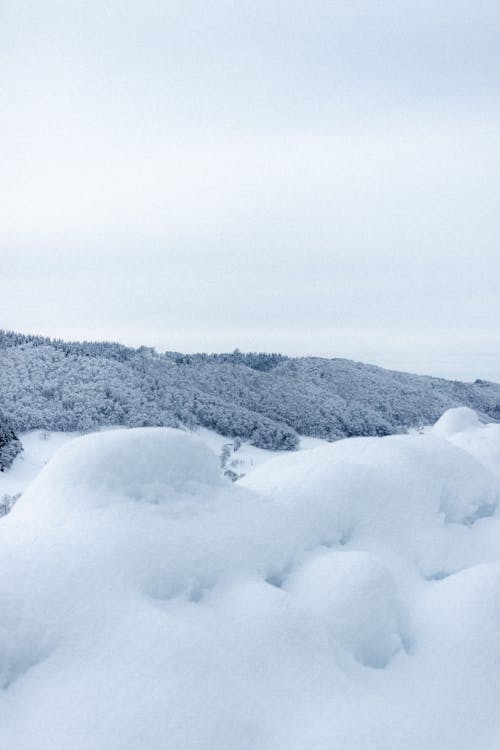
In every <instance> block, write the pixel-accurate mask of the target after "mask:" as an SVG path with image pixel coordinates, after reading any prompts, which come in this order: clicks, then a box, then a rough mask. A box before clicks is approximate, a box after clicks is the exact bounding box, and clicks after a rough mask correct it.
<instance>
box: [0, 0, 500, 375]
mask: <svg viewBox="0 0 500 750" xmlns="http://www.w3.org/2000/svg"><path fill="white" fill-rule="evenodd" d="M0 14H1V18H0V20H1V23H2V29H3V34H2V37H3V40H2V41H3V44H2V45H1V48H0V57H1V65H2V87H1V102H2V104H1V107H2V110H1V117H0V134H1V136H2V142H3V146H4V149H3V158H2V177H3V179H2V186H1V191H2V195H1V205H2V210H1V212H0V304H1V313H2V315H1V321H0V325H1V327H3V328H9V329H14V330H19V331H23V332H26V333H42V334H45V335H50V336H53V337H63V338H66V339H71V340H75V339H111V340H118V341H121V342H122V343H125V344H130V345H135V346H138V345H141V344H145V345H151V346H155V347H156V348H157V349H159V350H160V351H161V350H165V349H170V350H179V351H228V350H232V349H234V348H235V347H239V348H240V349H241V350H259V351H281V352H283V353H286V354H291V355H308V354H314V355H318V356H327V357H348V358H352V359H357V360H361V361H365V362H373V363H376V364H380V365H383V366H386V367H392V368H395V369H404V370H408V371H413V372H422V373H429V374H435V375H442V376H444V377H451V378H458V379H468V380H471V379H475V378H476V377H481V378H486V379H491V380H496V381H500V332H499V330H498V320H499V319H500V295H499V294H498V282H499V279H500V253H499V250H498V244H499V243H498V240H499V222H498V219H497V213H498V206H499V205H500V200H499V199H500V163H499V162H500V158H499V157H500V127H499V109H500V107H499V104H500V95H499V86H498V71H499V69H500V64H499V63H500V60H499V57H500V45H499V43H498V42H499V32H500V6H499V5H498V3H495V2H493V1H492V0H485V1H484V2H483V1H481V0H478V2H475V3H470V2H464V1H463V2H462V1H461V0H459V1H458V2H456V1H454V2H451V0H448V1H447V2H446V1H444V0H437V1H436V2H430V0H423V2H419V3H416V2H404V3H401V2H396V1H395V0H383V1H382V2H380V3H373V2H368V1H367V0H365V1H364V2H362V1H361V0H359V1H357V0H351V1H350V2H348V3H347V2H333V3H332V2H320V1H314V0H313V1H312V2H310V3H307V4H306V3H298V2H284V1H279V2H278V1H273V0H271V1H270V2H269V1H268V2H264V0H252V1H251V2H245V1H242V2H229V0H217V1H215V2H193V1H190V0H187V1H184V2H178V1H177V0H172V1H171V2H159V0H156V1H155V0H145V1H143V2H140V3H139V2H138V0H129V1H127V0H125V1H123V0H122V2H118V0H110V1H109V2H96V1H94V0H88V1H87V2H83V0H74V1H73V2H71V3H64V2H62V0H59V1H56V0H40V1H39V2H37V3H31V2H28V0H16V1H14V0H6V2H4V3H3V6H2V9H1V11H0Z"/></svg>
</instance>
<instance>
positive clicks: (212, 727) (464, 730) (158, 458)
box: [0, 409, 500, 750]
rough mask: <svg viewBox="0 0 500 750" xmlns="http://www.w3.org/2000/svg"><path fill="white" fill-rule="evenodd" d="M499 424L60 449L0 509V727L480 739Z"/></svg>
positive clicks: (473, 746) (123, 741) (370, 740)
mask: <svg viewBox="0 0 500 750" xmlns="http://www.w3.org/2000/svg"><path fill="white" fill-rule="evenodd" d="M499 503H500V425H482V424H481V423H480V422H479V421H478V420H477V419H475V415H474V413H473V412H470V411H467V412H466V411H464V410H463V409H459V410H453V411H452V412H451V413H447V414H446V415H444V417H443V418H442V419H441V420H440V421H439V422H438V423H437V425H436V426H435V427H434V428H433V430H431V431H429V433H426V434H423V435H408V436H392V437H387V438H356V439H349V440H343V441H340V442H337V443H333V444H328V445H324V446H320V447H317V448H314V447H312V448H311V449H310V450H307V451H304V452H297V453H293V454H287V455H286V456H278V457H276V458H271V459H269V460H267V461H265V462H264V463H260V465H259V466H257V467H256V468H253V470H251V471H248V473H247V474H246V476H245V477H244V478H243V479H241V480H240V481H238V482H236V483H235V484H232V483H230V482H228V481H226V480H224V479H222V478H221V472H220V462H219V458H218V456H217V455H216V454H215V453H214V452H213V451H211V450H210V448H209V447H208V446H207V445H206V441H205V442H204V441H203V439H202V438H201V437H197V436H195V435H192V434H190V433H186V432H181V431H178V430H171V429H167V428H141V429H134V430H124V431H113V432H111V431H110V432H105V433H99V434H93V435H89V436H86V437H82V438H78V439H76V440H73V441H71V442H70V443H68V444H67V445H65V446H63V447H62V448H61V449H60V450H59V451H58V452H57V453H56V454H55V456H54V457H53V458H52V459H51V460H50V461H49V463H48V464H47V466H46V467H45V468H44V469H43V470H42V471H41V473H40V474H39V476H38V477H37V478H36V479H35V480H34V481H33V482H32V483H31V484H30V486H29V487H28V488H27V489H26V490H25V492H24V493H23V495H22V497H21V498H20V499H19V501H18V502H17V504H16V505H15V506H14V508H13V510H12V511H11V513H10V514H9V515H8V516H6V517H5V518H3V519H1V520H0V565H1V571H2V575H1V577H0V747H1V748H4V747H5V748H9V750H194V749H195V748H197V749H199V748H202V749H203V750H402V749H403V748H404V750H417V749H418V750H424V749H425V750H448V749H449V750H494V748H498V747H500V713H499V712H498V704H499V700H500V518H499Z"/></svg>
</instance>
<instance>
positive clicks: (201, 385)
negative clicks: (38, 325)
mask: <svg viewBox="0 0 500 750" xmlns="http://www.w3.org/2000/svg"><path fill="white" fill-rule="evenodd" d="M457 406H469V407H470V408H473V409H475V410H476V411H478V412H481V413H482V414H483V415H485V417H486V418H487V419H488V420H496V419H498V418H500V385H498V384H496V383H488V382H485V381H481V380H476V381H475V382H474V383H460V382H457V381H448V380H443V379H441V378H433V377H425V376H420V375H411V374H409V373H402V372H395V371H392V370H385V369H383V368H381V367H375V366H373V365H366V364H362V363H359V362H352V361H350V360H345V359H321V358H318V357H301V358H289V357H284V356H282V355H279V354H252V353H250V354H242V353H241V352H239V351H237V350H236V351H235V352H233V353H232V354H213V355H208V354H196V355H184V354H179V353H175V352H166V353H165V354H159V353H157V352H155V351H154V350H153V349H149V348H146V347H141V348H139V349H130V348H127V347H124V346H121V345H119V344H110V343H102V342H101V343H100V342H95V343H68V342H64V341H51V340H50V339H44V338H41V337H37V336H23V335H20V334H13V333H6V332H2V331H0V409H3V410H4V411H5V413H6V415H7V416H8V417H9V418H10V419H11V421H12V423H13V426H14V428H15V429H16V430H17V431H18V432H26V431H29V430H33V429H45V430H64V431H73V430H85V431H92V430H95V429H97V428H99V427H102V426H105V425H116V424H118V425H124V426H128V427H142V426H153V425H155V426H165V427H175V426H183V427H188V428H193V427H199V426H201V427H205V428H207V429H209V430H213V431H216V432H218V433H219V434H221V435H225V436H227V437H228V438H234V437H240V438H241V439H243V440H245V441H248V442H251V443H252V444H253V445H255V446H258V447H260V448H264V449H271V450H292V449H295V448H296V447H297V446H298V443H299V436H300V435H307V436H310V437H317V438H323V439H326V440H337V439H339V438H342V437H351V436H363V435H389V434H395V433H400V432H404V431H405V430H406V429H407V428H410V427H419V426H420V425H424V424H430V423H433V422H435V421H436V420H437V419H438V418H439V417H440V416H441V415H442V414H443V413H444V412H445V411H446V410H447V409H449V408H452V407H457Z"/></svg>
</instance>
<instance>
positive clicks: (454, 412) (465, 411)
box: [432, 406, 481, 438]
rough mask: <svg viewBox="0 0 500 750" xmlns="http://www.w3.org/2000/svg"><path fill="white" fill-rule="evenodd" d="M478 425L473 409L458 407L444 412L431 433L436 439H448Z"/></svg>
mask: <svg viewBox="0 0 500 750" xmlns="http://www.w3.org/2000/svg"><path fill="white" fill-rule="evenodd" d="M480 424H481V423H480V421H479V418H478V416H477V414H476V412H475V411H474V410H473V409H469V408H468V407H467V406H458V407H457V408H456V409H448V411H445V413H444V414H443V416H442V417H441V418H440V419H438V421H437V422H436V424H435V425H434V426H433V428H432V432H433V434H434V435H436V436H437V437H441V438H449V437H451V436H452V435H456V434H457V433H458V432H464V431H465V430H469V429H470V428H471V427H472V428H474V427H479V425H480Z"/></svg>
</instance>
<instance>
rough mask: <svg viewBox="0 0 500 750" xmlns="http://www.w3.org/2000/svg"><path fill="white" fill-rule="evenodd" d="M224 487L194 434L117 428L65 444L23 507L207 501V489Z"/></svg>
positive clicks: (209, 453)
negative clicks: (63, 504)
mask: <svg viewBox="0 0 500 750" xmlns="http://www.w3.org/2000/svg"><path fill="white" fill-rule="evenodd" d="M221 485H222V480H221V478H220V470H219V465H218V461H217V458H216V456H215V455H214V454H213V452H212V451H211V450H210V449H209V448H208V447H207V446H206V445H205V444H204V443H203V442H202V441H201V440H199V439H198V438H197V437H195V436H194V435H193V434H191V433H187V432H183V431H181V430H176V429H171V428H162V427H146V428H138V429H130V430H116V431H109V432H100V433H95V434H91V435H86V436H84V437H81V438H78V439H76V440H73V441H71V442H70V443H68V444H66V445H65V446H63V447H62V448H60V449H59V450H58V451H57V453H56V454H55V455H54V457H53V458H52V460H51V461H50V462H49V463H48V465H47V466H46V467H45V468H44V469H43V470H42V472H41V473H40V475H39V476H38V478H37V479H36V480H35V481H34V483H33V484H32V485H31V487H30V489H29V490H28V492H26V495H25V497H24V498H23V503H22V504H19V510H21V509H28V504H30V503H36V504H37V505H39V504H40V503H43V504H44V505H45V506H50V505H54V504H57V505H60V504H61V503H69V504H78V503H81V504H83V505H84V506H86V507H95V506H100V505H105V504H108V503H110V502H116V501H130V500H133V501H139V502H146V503H153V504H162V503H169V502H172V501H174V500H178V499H179V498H181V497H189V498H194V497H197V498H198V499H203V498H204V497H205V496H206V494H207V488H209V487H212V488H217V487H220V486H221ZM47 509H48V508H47V507H44V509H43V510H44V511H45V510H47ZM39 512H41V509H40V508H39ZM58 512H62V510H61V509H60V508H59V509H58Z"/></svg>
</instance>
